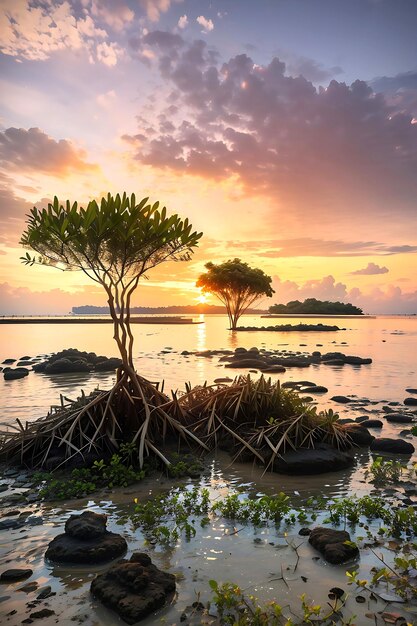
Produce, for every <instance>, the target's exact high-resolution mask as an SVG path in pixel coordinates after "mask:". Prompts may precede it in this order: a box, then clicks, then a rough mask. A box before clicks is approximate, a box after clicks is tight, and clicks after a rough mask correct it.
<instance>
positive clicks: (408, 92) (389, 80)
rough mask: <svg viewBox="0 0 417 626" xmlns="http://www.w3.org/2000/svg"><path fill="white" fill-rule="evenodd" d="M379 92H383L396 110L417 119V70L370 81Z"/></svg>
mask: <svg viewBox="0 0 417 626" xmlns="http://www.w3.org/2000/svg"><path fill="white" fill-rule="evenodd" d="M369 84H370V86H371V87H372V89H373V90H374V91H375V92H377V93H383V94H384V96H385V98H386V100H387V102H389V104H391V105H392V106H393V107H395V109H396V110H398V111H402V112H403V113H408V114H410V115H412V116H413V117H414V118H416V119H417V72H416V71H413V72H405V73H403V74H397V75H396V76H380V77H379V78H375V79H374V80H372V81H370V83H369Z"/></svg>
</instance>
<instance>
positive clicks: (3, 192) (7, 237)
mask: <svg viewBox="0 0 417 626" xmlns="http://www.w3.org/2000/svg"><path fill="white" fill-rule="evenodd" d="M10 183H11V181H8V180H4V181H3V182H2V183H1V184H0V226H1V228H0V230H1V232H2V233H3V236H2V238H1V243H3V244H5V245H7V246H15V245H16V244H17V242H18V241H19V239H20V235H21V234H22V231H23V222H24V219H25V216H26V215H27V214H28V213H29V211H30V209H31V208H32V206H33V205H32V204H30V203H29V202H27V201H26V200H24V199H23V198H20V197H18V196H16V194H15V193H14V192H13V191H12V188H11V184H10Z"/></svg>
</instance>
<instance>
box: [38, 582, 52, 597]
mask: <svg viewBox="0 0 417 626" xmlns="http://www.w3.org/2000/svg"><path fill="white" fill-rule="evenodd" d="M51 595H52V588H51V586H50V585H47V586H46V587H42V588H41V589H39V593H38V595H37V596H36V599H37V600H45V599H46V598H49V596H51Z"/></svg>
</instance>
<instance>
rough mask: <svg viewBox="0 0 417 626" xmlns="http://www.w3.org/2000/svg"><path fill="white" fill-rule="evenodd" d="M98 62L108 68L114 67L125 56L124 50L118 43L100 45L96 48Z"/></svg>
mask: <svg viewBox="0 0 417 626" xmlns="http://www.w3.org/2000/svg"><path fill="white" fill-rule="evenodd" d="M96 54H97V60H98V61H101V63H104V65H107V66H108V67H114V66H115V65H116V64H117V62H118V60H119V59H121V58H122V57H123V56H124V50H123V48H121V47H120V46H119V44H117V43H114V42H113V43H106V42H105V41H104V42H103V43H99V44H98V45H97V48H96Z"/></svg>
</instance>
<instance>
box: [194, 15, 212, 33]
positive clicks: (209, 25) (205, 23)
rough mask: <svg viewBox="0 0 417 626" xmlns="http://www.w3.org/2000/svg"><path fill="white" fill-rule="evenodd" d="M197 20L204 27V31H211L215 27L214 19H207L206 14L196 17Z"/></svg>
mask: <svg viewBox="0 0 417 626" xmlns="http://www.w3.org/2000/svg"><path fill="white" fill-rule="evenodd" d="M196 22H197V23H198V24H200V26H202V27H203V29H204V31H205V32H206V33H208V32H210V31H211V30H213V29H214V24H213V22H212V20H210V19H207V18H206V17H204V15H199V16H198V17H197V18H196Z"/></svg>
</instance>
